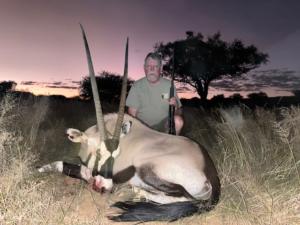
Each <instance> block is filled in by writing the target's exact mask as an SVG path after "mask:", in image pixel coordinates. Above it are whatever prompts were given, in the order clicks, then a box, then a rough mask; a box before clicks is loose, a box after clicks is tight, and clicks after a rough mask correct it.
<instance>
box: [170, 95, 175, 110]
mask: <svg viewBox="0 0 300 225" xmlns="http://www.w3.org/2000/svg"><path fill="white" fill-rule="evenodd" d="M169 104H170V105H173V106H175V108H177V101H176V98H175V97H172V98H170V99H169Z"/></svg>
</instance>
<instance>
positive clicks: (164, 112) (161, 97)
mask: <svg viewBox="0 0 300 225" xmlns="http://www.w3.org/2000/svg"><path fill="white" fill-rule="evenodd" d="M170 87H171V81H170V80H168V79H165V78H163V77H161V78H160V80H159V82H158V83H156V84H151V83H149V82H148V80H147V78H146V77H144V78H141V79H139V80H137V81H135V82H134V84H133V85H132V87H131V89H130V91H129V93H128V97H127V100H126V106H128V107H132V108H134V109H137V115H136V117H137V118H138V119H140V120H142V121H143V122H145V123H146V124H148V125H149V126H150V127H153V126H154V125H156V124H159V123H160V122H161V121H162V120H166V118H167V117H168V115H169V102H168V100H169V93H170ZM174 92H175V93H174V94H175V97H176V99H177V105H178V107H181V106H182V105H181V102H180V100H179V98H178V96H177V93H176V90H175V91H174Z"/></svg>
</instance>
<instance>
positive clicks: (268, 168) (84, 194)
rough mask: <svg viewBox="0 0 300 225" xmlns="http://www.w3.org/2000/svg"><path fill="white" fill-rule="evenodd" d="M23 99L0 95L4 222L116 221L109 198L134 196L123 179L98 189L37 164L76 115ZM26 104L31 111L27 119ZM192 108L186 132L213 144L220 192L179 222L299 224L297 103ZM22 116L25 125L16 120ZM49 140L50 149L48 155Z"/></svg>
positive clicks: (1, 213) (0, 195)
mask: <svg viewBox="0 0 300 225" xmlns="http://www.w3.org/2000/svg"><path fill="white" fill-rule="evenodd" d="M18 107H19V104H18V102H17V101H15V100H14V99H13V98H11V97H10V96H8V97H6V98H5V99H3V100H2V101H1V102H0V155H1V159H0V160H1V165H0V172H1V176H0V224H1V225H2V224H3V225H6V224H28V225H31V224H45V225H46V224H86V225H94V224H111V222H110V221H108V220H107V219H106V217H105V215H106V214H107V213H109V212H110V209H109V204H110V203H111V202H113V201H114V200H116V199H125V198H127V197H128V196H132V191H131V190H130V189H128V187H123V188H120V189H118V191H117V192H116V193H115V194H114V195H105V196H100V195H99V194H97V193H95V192H93V191H91V190H89V189H88V188H87V187H86V185H85V184H84V183H83V182H74V181H73V180H69V179H66V178H65V177H64V176H62V175H58V174H45V175H39V174H37V173H36V172H35V169H34V166H35V165H37V164H39V163H40V162H41V161H42V162H45V161H51V159H52V158H55V157H58V156H59V157H60V155H61V154H63V153H64V152H59V151H60V150H61V149H58V150H56V151H57V152H56V155H55V156H51V157H52V158H51V157H50V153H51V154H55V151H54V150H53V149H55V144H56V145H58V146H62V145H61V143H60V142H63V141H62V138H63V137H54V135H57V132H58V130H60V129H65V128H66V127H65V126H66V124H68V123H70V122H68V121H60V120H59V119H58V120H56V121H54V120H51V123H49V124H50V125H49V124H48V123H44V122H43V121H44V120H45V119H46V120H48V118H47V117H48V116H47V110H51V107H50V109H49V104H48V103H47V101H38V102H36V103H35V106H34V107H32V106H31V107H29V108H28V109H27V111H26V109H22V110H19V108H18ZM16 112H18V113H16ZM28 112H30V113H29V114H30V115H31V117H30V118H31V119H29V118H27V119H26V118H25V119H24V115H25V114H26V113H27V114H28ZM187 113H189V115H190V116H189V118H193V121H188V120H187V123H188V124H189V123H190V124H193V127H192V128H191V129H189V131H188V132H186V135H187V136H190V137H192V138H193V139H195V140H197V141H199V142H200V143H203V144H204V145H205V146H206V147H207V148H208V149H209V153H210V155H211V156H212V158H213V160H214V162H215V164H216V166H217V169H218V171H219V174H220V178H221V183H222V197H221V201H220V203H219V204H218V206H217V207H216V209H215V210H213V211H211V212H209V213H206V214H203V215H197V216H192V217H189V218H186V219H183V220H180V221H177V222H174V223H173V224H178V225H179V224H190V225H192V224H193V225H194V224H214V225H218V224H223V225H231V224H239V225H248V224H271V225H287V224H295V225H296V224H300V177H299V172H300V160H299V159H300V147H299V146H300V145H299V144H300V135H299V134H300V109H299V108H296V107H292V108H285V109H281V110H280V113H275V111H266V110H263V109H258V110H256V111H255V112H254V113H253V112H251V111H249V110H247V109H245V108H242V109H241V108H231V109H226V110H225V109H220V110H218V111H216V112H214V113H211V114H210V115H207V114H205V113H203V112H201V111H199V110H193V111H192V112H187ZM34 118H38V119H34ZM18 119H21V120H22V123H21V122H20V123H19V124H22V128H20V127H19V126H17V125H16V120H18ZM24 121H26V123H27V125H26V123H25V122H24ZM51 137H52V139H51ZM60 138H61V139H60ZM48 139H51V141H50V142H49V140H48ZM53 139H55V141H54V140H53ZM56 142H57V143H56ZM49 143H50V144H49ZM41 146H42V147H41ZM45 146H47V147H48V148H49V149H50V150H49V158H46V159H45V155H46V154H45V153H44V151H48V149H45ZM38 147H40V148H41V149H40V151H39V148H38ZM41 157H42V158H41ZM40 158H41V159H40ZM124 224H126V223H124ZM128 224H131V223H128ZM148 224H167V223H163V222H162V223H158V222H153V223H148Z"/></svg>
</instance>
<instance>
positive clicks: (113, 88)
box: [79, 71, 133, 102]
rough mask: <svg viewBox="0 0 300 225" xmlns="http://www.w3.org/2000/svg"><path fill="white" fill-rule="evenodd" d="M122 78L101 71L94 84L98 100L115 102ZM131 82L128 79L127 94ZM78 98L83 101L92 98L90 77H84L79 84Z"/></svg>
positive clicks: (117, 98) (118, 96) (117, 99)
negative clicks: (97, 92)
mask: <svg viewBox="0 0 300 225" xmlns="http://www.w3.org/2000/svg"><path fill="white" fill-rule="evenodd" d="M122 80H123V77H122V76H120V75H116V74H113V73H110V72H106V71H103V72H102V73H100V75H99V76H96V83H97V86H98V91H99V95H100V98H101V99H103V101H110V102H116V101H119V99H120V94H121V88H122ZM132 83H133V81H132V80H130V79H128V81H127V92H128V90H129V89H130V87H131V85H132ZM79 96H80V97H81V98H84V99H90V98H92V97H93V94H92V87H91V82H90V77H89V76H85V77H84V78H83V80H82V81H81V82H80V93H79Z"/></svg>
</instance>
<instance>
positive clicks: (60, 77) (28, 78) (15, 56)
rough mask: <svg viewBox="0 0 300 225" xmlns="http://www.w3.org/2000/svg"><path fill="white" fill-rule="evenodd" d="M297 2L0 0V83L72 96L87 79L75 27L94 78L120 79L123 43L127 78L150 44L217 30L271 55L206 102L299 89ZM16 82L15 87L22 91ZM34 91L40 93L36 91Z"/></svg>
mask: <svg viewBox="0 0 300 225" xmlns="http://www.w3.org/2000/svg"><path fill="white" fill-rule="evenodd" d="M299 12H300V1H297V0H294V1H292V0H286V1H281V0H266V1H261V0H260V1H258V0H252V1H238V0H236V1H233V0H226V1H222V0H219V1H217V0H207V1H204V0H203V1H202V0H164V1H163V0H151V1H148V0H126V1H125V0H110V1H105V0H51V1H50V0H48V1H47V0H0V27H1V32H0V82H1V81H4V80H13V81H16V82H18V86H17V88H18V89H22V90H28V91H32V92H35V93H38V92H39V91H40V92H43V93H46V94H66V93H69V94H66V95H68V96H71V95H76V94H77V93H78V91H77V89H75V88H76V87H77V86H78V82H79V81H80V80H81V79H82V77H83V76H85V75H87V74H88V68H87V64H86V58H85V52H84V47H83V42H82V36H81V33H80V28H79V23H81V24H83V26H84V27H85V30H86V32H87V37H88V40H89V44H90V48H91V52H92V56H93V61H94V67H95V71H96V72H101V71H103V70H106V71H110V72H114V73H117V74H122V73H123V64H124V45H125V40H126V37H127V36H128V37H129V38H130V46H129V76H130V77H131V78H133V79H138V78H140V77H142V76H143V75H144V72H143V60H144V57H145V55H146V54H147V53H148V52H149V51H151V50H153V46H154V44H155V43H157V42H160V41H162V42H168V41H174V40H176V39H182V38H184V37H185V32H186V31H187V30H192V31H195V32H201V33H202V34H203V35H204V36H205V37H206V36H207V35H212V34H214V33H215V32H217V31H220V32H221V34H222V38H223V39H224V40H226V41H233V40H234V39H235V38H237V39H241V40H242V41H243V42H244V43H246V44H247V45H249V44H254V45H255V46H257V47H258V48H259V50H260V51H263V52H265V53H268V54H269V55H270V58H269V61H270V62H269V63H268V64H267V65H265V66H262V67H261V68H258V69H257V70H256V71H255V72H253V74H252V76H251V79H250V78H249V79H246V78H244V79H242V80H240V81H235V82H232V81H230V80H229V81H228V80H227V81H222V82H216V83H215V84H214V87H213V88H212V89H211V93H210V95H213V94H220V93H227V94H228V93H232V92H242V93H248V92H255V91H260V90H262V91H266V92H267V93H268V94H269V95H281V94H288V91H289V90H293V89H300V81H299V80H300V72H299V71H300V63H299V59H300V42H299V41H300V14H299ZM21 83H22V84H21ZM41 87H43V88H42V89H41Z"/></svg>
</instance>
